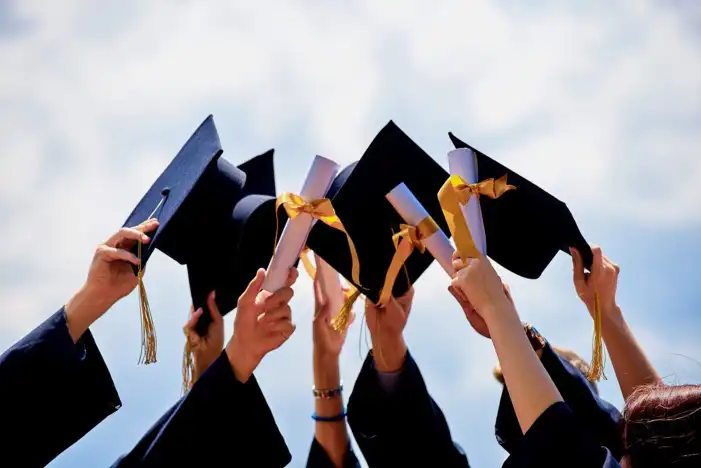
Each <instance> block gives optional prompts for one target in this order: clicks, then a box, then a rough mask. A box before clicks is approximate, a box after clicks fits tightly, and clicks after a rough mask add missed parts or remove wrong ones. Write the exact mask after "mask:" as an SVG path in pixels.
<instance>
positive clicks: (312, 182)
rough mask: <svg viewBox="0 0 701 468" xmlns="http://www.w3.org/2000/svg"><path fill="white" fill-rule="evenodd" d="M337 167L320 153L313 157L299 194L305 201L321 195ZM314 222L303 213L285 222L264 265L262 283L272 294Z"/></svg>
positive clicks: (294, 259) (329, 184) (283, 283)
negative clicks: (267, 261) (265, 268)
mask: <svg viewBox="0 0 701 468" xmlns="http://www.w3.org/2000/svg"><path fill="white" fill-rule="evenodd" d="M338 170H339V165H338V164H336V163H335V162H333V161H331V160H330V159H326V158H324V157H322V156H316V157H315V158H314V162H313V163H312V167H311V168H310V169H309V172H308V173H307V178H306V180H305V181H304V186H303V187H302V192H301V193H300V194H299V196H300V197H302V199H304V201H305V202H311V201H313V200H316V199H319V198H323V197H325V196H326V192H327V191H328V190H329V187H331V184H332V183H333V180H334V178H335V177H336V174H338ZM281 209H282V208H281ZM314 221H315V220H314V218H312V216H311V215H310V214H306V213H301V214H300V215H298V216H297V217H296V218H295V219H293V220H290V221H288V223H287V225H286V226H285V229H284V230H283V231H282V235H281V236H280V241H279V242H278V245H277V250H276V251H275V255H274V256H273V259H272V260H271V262H270V266H269V267H268V272H267V275H266V278H265V282H264V283H263V289H264V290H265V291H268V292H272V293H274V292H276V291H277V290H278V289H280V288H282V287H283V286H284V285H285V282H286V281H287V276H288V274H289V270H290V268H292V265H294V264H295V262H296V261H297V259H298V258H299V255H300V254H301V253H302V249H303V248H304V245H305V244H306V243H307V237H308V236H309V231H311V229H312V225H313V224H314Z"/></svg>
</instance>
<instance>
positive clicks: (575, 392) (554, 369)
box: [495, 344, 623, 460]
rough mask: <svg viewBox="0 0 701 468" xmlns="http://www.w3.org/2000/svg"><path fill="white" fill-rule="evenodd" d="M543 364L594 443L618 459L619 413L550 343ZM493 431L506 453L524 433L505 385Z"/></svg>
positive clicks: (544, 351) (542, 359)
mask: <svg viewBox="0 0 701 468" xmlns="http://www.w3.org/2000/svg"><path fill="white" fill-rule="evenodd" d="M541 362H542V363H543V367H544V368H545V370H546V371H547V372H548V374H549V375H550V378H551V379H552V381H553V383H554V384H555V386H556V387H557V389H558V390H559V391H560V394H561V395H562V399H563V400H564V401H565V403H567V405H568V406H569V408H570V410H571V411H572V413H573V414H574V418H575V420H576V422H577V424H579V425H580V426H581V427H582V429H583V430H584V431H585V432H586V434H588V437H591V442H592V443H593V444H595V445H601V446H603V447H606V448H607V449H608V450H609V451H610V452H611V454H612V455H613V456H614V458H616V459H617V460H620V459H621V457H622V456H623V444H622V441H621V436H620V429H619V423H620V420H621V417H622V416H621V413H620V412H619V411H618V410H617V409H616V407H615V406H613V405H612V404H610V403H609V402H607V401H606V400H603V399H601V398H600V397H599V395H598V394H597V393H596V392H595V391H594V388H593V387H592V386H591V384H590V383H589V382H588V381H587V379H586V377H585V376H584V374H582V373H581V372H580V371H579V369H577V368H576V367H575V366H573V365H572V364H570V362H569V361H567V360H566V359H563V358H562V357H560V356H559V355H558V354H557V353H556V352H555V351H554V350H553V349H552V347H551V346H550V345H549V344H546V345H545V347H544V348H543V355H542V357H541ZM495 434H496V437H497V441H498V442H499V444H500V445H501V446H502V447H503V448H504V449H505V450H506V451H507V452H509V453H511V452H512V451H513V450H514V447H517V446H518V444H519V442H520V440H521V438H523V434H522V433H521V426H520V425H519V423H518V419H517V418H516V413H515V412H514V407H513V405H512V403H511V397H510V396H509V391H508V389H507V388H506V386H504V388H503V390H502V394H501V400H500V402H499V409H498V411H497V418H496V423H495Z"/></svg>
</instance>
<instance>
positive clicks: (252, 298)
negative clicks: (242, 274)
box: [238, 268, 265, 307]
mask: <svg viewBox="0 0 701 468" xmlns="http://www.w3.org/2000/svg"><path fill="white" fill-rule="evenodd" d="M263 281H265V270H264V269H262V268H259V269H258V271H257V272H256V276H255V278H253V280H252V281H251V282H250V283H248V287H247V288H246V290H245V291H244V292H243V294H241V296H239V302H238V305H239V307H240V306H242V305H250V304H255V302H256V297H257V296H258V293H259V292H260V290H261V288H262V287H263Z"/></svg>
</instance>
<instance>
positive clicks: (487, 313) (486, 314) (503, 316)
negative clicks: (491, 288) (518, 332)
mask: <svg viewBox="0 0 701 468" xmlns="http://www.w3.org/2000/svg"><path fill="white" fill-rule="evenodd" d="M478 310H479V314H480V315H481V316H482V318H483V319H484V321H485V323H486V324H487V328H490V327H491V326H492V325H493V324H497V323H501V322H509V323H510V322H513V321H516V322H518V323H519V324H520V323H521V319H520V318H519V317H518V312H517V311H516V307H515V306H514V305H513V304H512V303H511V302H509V300H508V299H507V298H506V296H504V297H503V298H499V299H496V300H494V301H492V302H489V303H487V304H485V305H484V306H483V307H482V308H481V309H478Z"/></svg>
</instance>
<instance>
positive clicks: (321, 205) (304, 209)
mask: <svg viewBox="0 0 701 468" xmlns="http://www.w3.org/2000/svg"><path fill="white" fill-rule="evenodd" d="M281 206H282V207H284V208H285V212H286V213H287V216H289V218H290V220H293V219H295V218H296V217H297V216H299V215H300V214H308V215H310V216H311V217H312V218H314V219H318V220H319V221H321V222H322V223H324V224H326V225H327V226H329V227H332V228H334V229H337V230H339V231H341V232H342V233H344V234H345V235H346V239H348V249H349V250H350V254H351V260H352V265H353V266H352V269H351V278H352V279H353V282H354V283H356V284H360V262H359V260H358V253H357V252H356V250H355V244H353V240H352V239H351V237H350V235H349V234H348V231H346V228H345V227H344V226H343V223H342V222H341V220H340V219H339V217H338V216H337V215H336V211H335V210H334V208H333V205H332V204H331V200H329V199H328V198H319V199H317V200H312V201H310V202H306V201H304V199H303V198H302V197H300V196H299V195H295V194H294V193H289V192H287V193H283V194H282V195H280V196H279V197H278V198H277V201H276V202H275V246H277V231H278V226H279V220H278V215H277V213H278V210H279V209H280V207H281ZM305 267H306V265H305Z"/></svg>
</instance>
